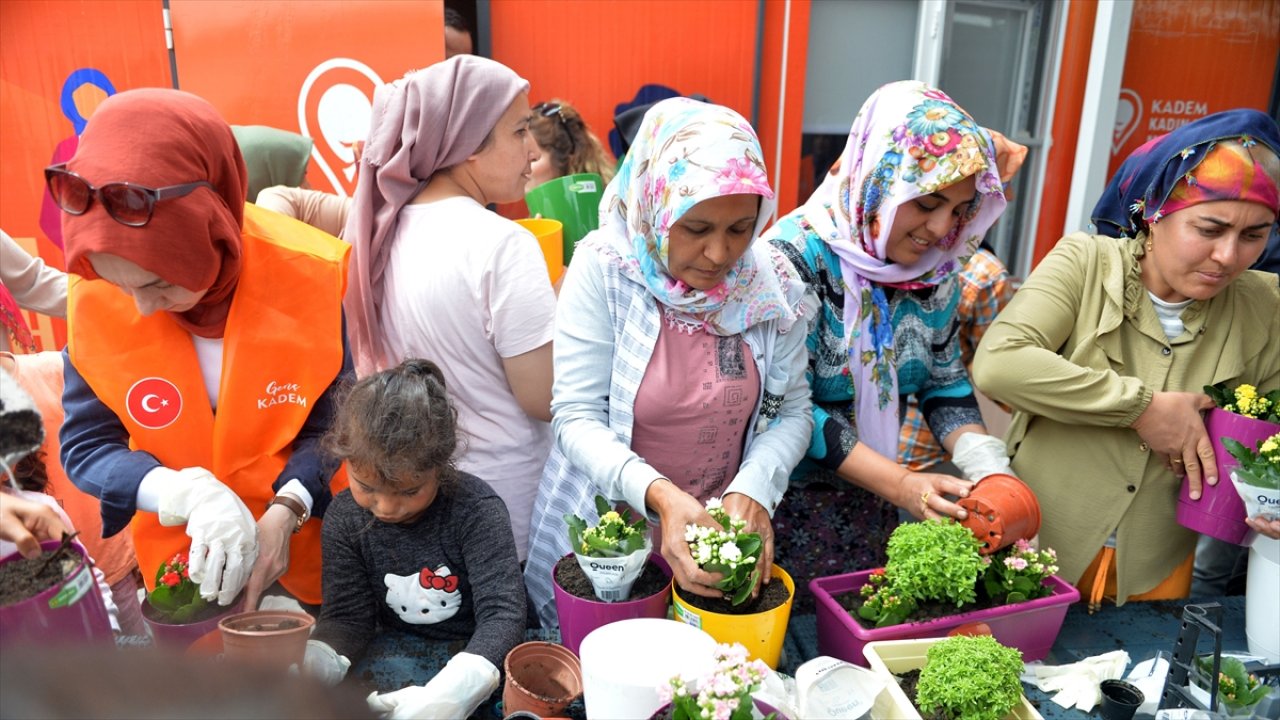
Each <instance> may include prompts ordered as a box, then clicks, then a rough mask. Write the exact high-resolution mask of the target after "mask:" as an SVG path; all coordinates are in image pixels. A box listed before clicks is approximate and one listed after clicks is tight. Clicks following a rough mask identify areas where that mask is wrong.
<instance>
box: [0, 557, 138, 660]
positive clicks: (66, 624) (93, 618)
mask: <svg viewBox="0 0 1280 720" xmlns="http://www.w3.org/2000/svg"><path fill="white" fill-rule="evenodd" d="M60 544H61V543H60V542H59V541H57V540H46V541H44V542H42V543H40V547H42V548H44V549H45V550H53V549H56V548H57V547H58V545H60ZM71 547H72V548H73V549H74V550H75V552H76V554H77V555H78V556H79V558H80V562H79V564H78V565H77V566H76V568H75V569H74V570H72V571H71V573H70V574H68V575H67V577H65V578H63V579H62V582H59V583H57V584H56V585H53V586H52V587H50V588H49V589H47V590H45V591H44V592H42V593H40V594H39V595H36V596H35V597H31V598H27V599H26V600H23V601H22V602H20V603H17V604H14V605H6V606H4V607H0V645H4V646H5V647H13V646H14V645H16V644H35V643H39V644H42V645H47V644H49V643H63V642H67V643H70V642H75V643H85V642H90V643H92V642H104V643H110V642H114V636H113V635H112V632H111V619H110V617H109V616H108V615H107V606H106V604H105V603H103V601H102V593H101V592H99V591H98V584H97V582H95V581H94V578H93V566H92V565H90V564H89V559H88V556H87V555H86V554H85V551H84V548H82V547H81V546H80V543H72V544H71ZM21 558H22V556H21V555H19V554H18V553H16V552H15V553H13V554H12V555H8V556H6V557H5V558H4V559H3V560H0V565H4V564H5V563H10V562H14V561H16V560H19V559H21Z"/></svg>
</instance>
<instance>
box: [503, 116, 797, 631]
mask: <svg viewBox="0 0 1280 720" xmlns="http://www.w3.org/2000/svg"><path fill="white" fill-rule="evenodd" d="M760 158H761V152H760V143H759V141H758V140H757V139H756V134H755V131H754V130H753V129H752V128H751V126H750V125H749V124H748V123H747V121H746V120H744V119H743V118H742V116H741V115H739V114H738V113H736V112H734V111H732V110H730V109H728V108H725V107H721V106H718V105H712V104H709V103H702V102H698V101H696V100H690V99H687V98H673V99H670V100H665V101H663V102H660V103H658V104H656V105H654V106H653V107H652V108H650V109H649V111H648V112H647V113H646V114H645V118H644V122H643V125H642V126H641V128H640V132H639V135H638V137H637V138H636V141H635V143H634V144H633V145H632V147H631V150H630V151H629V153H628V154H627V157H626V159H625V160H624V162H623V163H622V166H621V167H620V168H619V169H618V173H617V175H616V176H615V177H614V179H613V180H612V182H610V183H609V186H608V188H607V189H606V190H605V194H604V198H603V199H602V200H601V204H600V229H599V230H596V231H595V232H593V233H591V234H590V235H588V236H587V237H586V238H584V239H583V240H582V242H581V243H579V245H578V247H577V249H576V250H575V251H574V254H573V262H572V264H571V265H570V266H569V271H568V274H567V275H566V278H565V283H564V287H563V288H562V290H561V292H560V299H559V302H558V305H557V311H556V336H555V341H554V345H553V347H554V348H555V351H554V352H555V384H554V387H553V389H552V401H551V410H552V414H553V418H554V419H553V420H552V426H553V429H554V431H555V436H556V444H555V447H554V448H553V450H552V453H551V458H550V459H549V460H548V461H547V466H546V468H545V470H544V471H543V475H542V483H541V485H540V486H539V489H538V498H537V501H536V502H535V504H534V509H533V524H532V532H531V534H530V539H529V559H528V563H527V565H526V568H525V584H526V586H527V587H528V589H529V596H530V598H531V600H532V601H533V603H534V607H535V609H536V610H537V612H538V615H539V617H540V619H541V620H542V622H543V624H544V625H546V626H548V627H550V626H553V625H554V623H555V621H556V612H555V605H554V602H553V599H552V586H551V570H552V567H553V566H554V565H555V564H556V562H557V561H558V560H559V559H560V558H561V557H563V556H564V555H565V554H567V553H569V552H570V548H569V540H568V532H567V527H566V524H565V521H564V517H565V515H566V514H569V513H572V514H576V515H578V516H579V517H582V518H584V519H587V520H588V521H589V522H594V518H595V516H596V509H595V505H594V502H593V498H594V497H595V495H596V494H601V495H604V496H605V497H607V498H609V499H610V500H612V501H615V502H621V501H625V502H626V503H627V504H629V505H630V506H631V507H633V508H636V509H643V510H645V511H647V512H648V513H649V514H650V517H651V518H652V517H653V515H655V514H656V515H657V517H658V518H659V519H660V521H661V526H660V529H661V543H660V549H661V552H662V554H663V556H664V557H665V558H666V559H667V561H668V563H669V564H670V565H671V568H672V570H673V572H674V575H675V580H676V582H677V583H679V584H680V586H681V588H683V589H684V590H687V591H688V592H690V593H692V594H697V595H703V596H708V597H720V596H721V593H720V592H719V591H717V590H714V589H713V588H712V587H711V585H712V584H713V583H714V581H715V580H716V579H718V576H714V575H710V574H708V573H706V572H704V571H702V570H699V569H698V568H697V566H696V564H695V563H694V561H693V558H692V557H691V556H690V555H689V548H688V544H687V543H685V542H684V529H685V526H686V525H687V524H689V523H695V522H696V523H700V524H704V525H714V523H713V521H712V520H711V518H710V516H709V515H707V513H706V511H705V510H704V503H705V502H706V501H707V500H710V499H712V498H723V502H724V506H725V509H726V510H728V511H729V513H730V514H732V515H734V516H737V517H741V518H743V519H744V520H746V521H747V523H748V530H751V531H755V532H759V533H761V535H762V538H763V540H764V543H765V546H764V549H763V551H762V553H761V556H760V558H759V563H760V567H761V571H762V574H763V577H764V578H765V580H766V581H767V580H768V578H769V573H770V567H771V565H770V562H771V560H772V556H773V529H772V524H771V519H770V516H771V515H772V514H773V511H774V509H775V508H776V507H777V505H778V502H779V501H780V500H781V498H782V493H783V491H784V490H785V489H786V487H787V476H788V474H789V473H790V471H791V468H792V467H794V466H795V464H796V463H797V462H799V460H800V457H801V455H802V454H803V452H804V447H805V445H806V443H807V442H808V438H809V434H810V428H811V421H810V417H809V387H808V383H806V382H805V378H804V368H805V361H806V357H807V356H806V353H805V349H804V333H803V332H802V330H803V325H802V324H797V320H798V318H799V316H800V314H801V303H802V301H803V300H804V297H805V287H804V284H803V283H802V282H801V281H800V278H799V277H798V276H797V275H796V272H795V270H794V269H793V268H792V267H791V265H790V263H788V262H787V260H786V259H785V258H783V257H782V255H781V254H780V253H778V252H777V251H775V250H773V249H772V248H771V247H770V246H769V245H768V244H766V243H760V242H756V239H757V236H758V235H759V232H760V228H761V227H763V226H764V224H765V223H766V222H767V221H768V218H769V217H770V215H771V214H772V213H773V209H774V199H773V190H772V189H770V187H769V183H768V180H767V178H766V176H765V171H764V164H763V162H761V159H760ZM793 327H794V328H795V330H796V331H794V332H789V331H790V330H792V329H793Z"/></svg>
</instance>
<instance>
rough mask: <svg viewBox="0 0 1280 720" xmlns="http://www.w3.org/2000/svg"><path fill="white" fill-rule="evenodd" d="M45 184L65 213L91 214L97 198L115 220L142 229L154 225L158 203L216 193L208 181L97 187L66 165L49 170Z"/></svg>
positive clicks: (45, 175)
mask: <svg viewBox="0 0 1280 720" xmlns="http://www.w3.org/2000/svg"><path fill="white" fill-rule="evenodd" d="M44 182H45V185H47V186H48V188H49V195H50V196H52V197H53V201H54V202H55V203H56V204H57V205H58V207H60V208H62V211H63V212H65V213H67V214H69V215H83V214H85V213H86V212H88V211H89V206H90V205H92V204H93V200H94V198H97V200H98V202H99V203H101V204H102V207H103V208H105V209H106V211H107V214H108V215H110V216H111V219H112V220H115V221H116V222H118V223H120V224H121V225H128V226H129V227H142V226H143V225H146V224H147V223H149V222H151V215H152V213H154V212H155V209H156V203H158V202H160V201H161V200H170V199H173V198H180V197H182V196H184V195H190V194H191V193H193V192H195V191H196V190H198V189H200V188H202V187H207V188H209V189H210V190H215V188H214V187H213V184H212V183H210V182H208V181H206V180H201V181H199V182H190V183H184V184H182V185H170V186H168V187H162V188H149V187H146V186H143V185H135V184H134V183H128V182H113V183H107V184H106V185H103V186H101V187H94V186H92V185H90V184H89V181H88V180H85V179H84V178H82V177H80V176H79V175H77V174H75V173H73V172H71V171H70V170H68V169H67V164H66V163H60V164H58V165H50V166H49V167H47V168H45V169H44Z"/></svg>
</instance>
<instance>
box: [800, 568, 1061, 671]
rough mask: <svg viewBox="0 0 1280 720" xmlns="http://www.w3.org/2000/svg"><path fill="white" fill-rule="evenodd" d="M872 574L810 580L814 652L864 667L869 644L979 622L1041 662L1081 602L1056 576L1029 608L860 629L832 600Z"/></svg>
mask: <svg viewBox="0 0 1280 720" xmlns="http://www.w3.org/2000/svg"><path fill="white" fill-rule="evenodd" d="M872 572H873V571H872V570H862V571H860V572H856V573H849V574H846V575H833V576H831V577H822V578H814V579H813V580H811V581H809V590H810V591H811V592H812V593H813V595H814V598H816V601H817V602H816V605H815V607H816V613H817V615H816V620H817V631H818V632H817V634H818V652H819V653H821V654H822V655H830V656H831V657H836V658H840V659H841V660H844V661H846V662H850V663H853V664H855V665H861V666H862V667H867V660H866V658H865V657H864V656H863V653H862V647H863V646H864V645H866V644H867V643H869V642H871V641H873V640H907V639H915V638H935V637H944V636H945V635H946V634H947V633H948V632H950V631H951V630H952V629H954V628H956V627H958V626H960V625H964V624H966V623H973V622H982V623H986V624H987V625H988V626H989V627H990V628H991V634H992V635H993V636H995V638H996V640H999V641H1000V643H1001V644H1002V645H1007V646H1009V647H1015V648H1017V649H1019V650H1021V651H1022V659H1023V660H1027V661H1030V660H1040V659H1043V658H1044V657H1045V656H1046V655H1048V654H1049V648H1051V647H1053V641H1054V640H1055V639H1057V637H1058V631H1059V630H1061V629H1062V621H1063V620H1064V619H1065V618H1066V616H1067V606H1069V605H1070V604H1071V603H1073V602H1075V601H1077V600H1079V599H1080V591H1078V590H1076V589H1075V587H1073V586H1072V585H1071V584H1070V583H1068V582H1066V581H1065V580H1062V579H1061V578H1059V577H1058V576H1056V575H1054V576H1051V577H1049V578H1048V579H1046V580H1045V584H1046V585H1049V586H1051V587H1052V588H1053V594H1052V595H1049V596H1047V597H1042V598H1036V599H1035V600H1028V601H1027V602H1022V603H1015V604H1013V605H1004V606H1001V607H995V608H988V609H986V610H974V611H972V612H965V613H959V614H956V615H948V616H946V617H940V618H934V619H932V620H926V621H924V622H917V623H903V624H901V625H892V626H890V627H883V628H864V627H862V626H861V625H859V624H858V622H857V621H856V620H854V619H853V617H852V616H850V615H849V612H848V611H847V610H845V609H844V608H843V607H841V606H840V603H838V602H836V599H835V596H837V595H844V594H845V593H850V592H857V591H858V590H859V589H861V588H862V586H863V585H866V584H867V581H868V579H869V578H870V577H871V573H872Z"/></svg>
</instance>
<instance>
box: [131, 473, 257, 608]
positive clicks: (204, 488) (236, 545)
mask: <svg viewBox="0 0 1280 720" xmlns="http://www.w3.org/2000/svg"><path fill="white" fill-rule="evenodd" d="M162 471H163V473H164V476H163V477H162V478H160V481H159V482H156V483H155V485H156V487H157V489H158V491H159V498H158V499H159V503H158V505H157V509H158V511H159V513H160V524H161V525H166V526H172V525H181V524H183V523H186V525H187V535H190V536H191V553H190V559H191V565H190V567H189V574H190V575H191V580H192V581H193V582H198V583H200V596H201V597H203V598H204V599H205V600H213V599H214V598H215V597H216V598H217V599H218V604H219V605H230V604H231V601H233V600H235V598H236V595H237V594H239V592H240V589H241V588H243V587H244V584H245V583H246V582H247V581H248V580H249V571H250V570H252V569H253V563H254V561H256V560H257V559H258V524H257V522H256V521H255V520H254V519H253V514H252V513H250V512H249V508H247V507H245V506H244V502H242V501H241V500H240V498H239V497H237V496H236V494H235V493H234V492H232V491H231V488H228V487H227V486H226V485H223V484H222V483H221V482H218V479H217V478H215V477H214V476H213V473H210V472H209V471H208V470H205V469H204V468H199V467H194V468H186V469H184V470H170V469H168V468H156V469H155V470H152V471H151V472H150V473H147V478H146V482H147V483H148V484H152V483H153V481H152V476H153V474H155V473H161V472H162Z"/></svg>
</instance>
